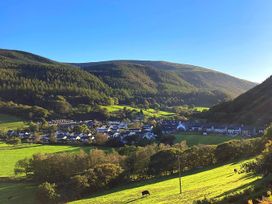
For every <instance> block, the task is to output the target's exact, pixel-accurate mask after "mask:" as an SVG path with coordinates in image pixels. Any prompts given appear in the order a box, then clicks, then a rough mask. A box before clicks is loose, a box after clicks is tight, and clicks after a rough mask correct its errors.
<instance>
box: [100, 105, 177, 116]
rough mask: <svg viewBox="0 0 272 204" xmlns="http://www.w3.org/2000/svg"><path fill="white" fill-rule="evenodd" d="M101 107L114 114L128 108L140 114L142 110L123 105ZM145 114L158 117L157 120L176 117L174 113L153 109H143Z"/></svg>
mask: <svg viewBox="0 0 272 204" xmlns="http://www.w3.org/2000/svg"><path fill="white" fill-rule="evenodd" d="M101 107H102V108H106V109H107V111H109V112H110V113H114V112H117V111H120V110H123V109H124V108H126V109H127V110H135V111H137V112H139V111H140V110H141V109H140V108H134V107H131V106H123V105H111V106H101ZM143 113H144V115H145V116H147V117H156V118H162V117H164V118H165V117H166V118H167V117H170V116H174V115H175V114H174V113H171V112H166V111H160V110H155V109H152V108H148V109H143Z"/></svg>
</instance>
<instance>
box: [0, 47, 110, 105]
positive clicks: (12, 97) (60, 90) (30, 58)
mask: <svg viewBox="0 0 272 204" xmlns="http://www.w3.org/2000/svg"><path fill="white" fill-rule="evenodd" d="M108 92H109V87H108V86H107V85H106V84H105V83H104V82H102V81H101V80H100V79H98V78H97V77H96V76H94V75H92V74H91V73H89V72H86V71H84V70H81V69H78V68H76V67H74V66H71V65H68V64H63V63H58V62H55V61H52V60H49V59H46V58H43V57H40V56H37V55H33V54H31V53H26V52H21V51H12V50H3V49H0V99H2V100H3V101H14V102H16V103H20V104H27V105H38V106H41V107H45V108H48V109H51V108H52V103H51V102H55V101H56V100H58V101H60V98H59V97H57V96H64V97H65V98H66V99H67V100H68V101H69V103H71V104H78V103H93V104H94V103H102V104H103V103H104V104H107V101H108V97H107V96H106V94H107V93H108ZM62 101H63V100H62Z"/></svg>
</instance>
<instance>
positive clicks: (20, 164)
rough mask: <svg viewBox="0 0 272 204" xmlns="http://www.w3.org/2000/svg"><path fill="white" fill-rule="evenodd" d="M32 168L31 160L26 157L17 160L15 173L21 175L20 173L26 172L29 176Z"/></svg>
mask: <svg viewBox="0 0 272 204" xmlns="http://www.w3.org/2000/svg"><path fill="white" fill-rule="evenodd" d="M31 171H32V169H31V166H30V160H29V159H27V158H25V159H22V160H19V161H17V162H16V164H15V168H14V173H15V175H19V174H22V173H23V174H25V175H26V176H28V175H29V174H30V173H31Z"/></svg>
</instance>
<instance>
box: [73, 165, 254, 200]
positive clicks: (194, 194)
mask: <svg viewBox="0 0 272 204" xmlns="http://www.w3.org/2000/svg"><path fill="white" fill-rule="evenodd" d="M240 165H241V163H232V164H227V165H224V166H221V167H216V168H212V169H206V170H202V171H199V172H195V173H192V174H187V175H184V176H183V177H182V188H183V192H182V195H180V194H179V181H178V178H168V179H167V178H165V179H157V180H152V181H149V182H148V181H147V182H140V183H137V184H131V185H127V186H124V187H120V188H116V189H113V190H111V191H106V192H104V193H103V194H97V195H94V196H92V197H91V198H87V199H83V200H79V201H75V202H72V203H75V204H76V203H80V204H81V203H82V204H83V203H88V204H92V203H100V204H110V203H111V204H112V203H114V204H121V203H183V204H192V203H193V201H195V200H200V199H204V197H207V198H217V199H220V198H223V197H225V196H228V195H230V194H232V193H238V192H239V191H242V190H245V189H247V188H250V187H251V186H252V185H253V184H255V183H256V182H257V180H258V177H255V176H251V175H248V174H244V173H243V174H235V173H234V172H233V169H234V168H237V169H239V168H240ZM143 190H148V191H150V193H151V195H150V196H147V197H142V196H141V192H142V191H143Z"/></svg>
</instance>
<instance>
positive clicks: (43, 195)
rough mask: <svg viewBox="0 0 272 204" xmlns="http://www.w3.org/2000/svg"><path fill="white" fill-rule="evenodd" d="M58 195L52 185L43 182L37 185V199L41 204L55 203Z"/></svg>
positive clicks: (55, 187) (54, 185)
mask: <svg viewBox="0 0 272 204" xmlns="http://www.w3.org/2000/svg"><path fill="white" fill-rule="evenodd" d="M59 197H60V195H59V194H58V193H57V186H56V184H54V183H52V184H51V183H48V182H44V183H42V184H41V185H39V187H38V190H37V199H38V201H40V202H41V203H44V204H47V203H57V202H58V199H59Z"/></svg>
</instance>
